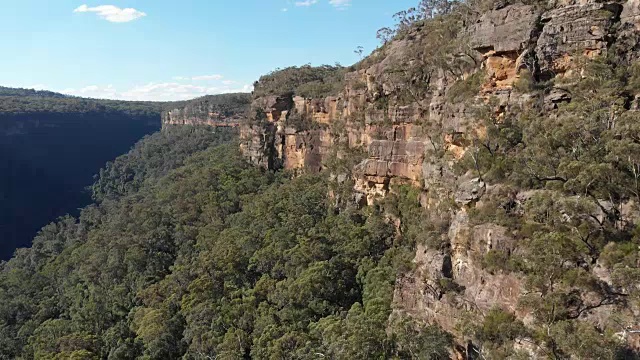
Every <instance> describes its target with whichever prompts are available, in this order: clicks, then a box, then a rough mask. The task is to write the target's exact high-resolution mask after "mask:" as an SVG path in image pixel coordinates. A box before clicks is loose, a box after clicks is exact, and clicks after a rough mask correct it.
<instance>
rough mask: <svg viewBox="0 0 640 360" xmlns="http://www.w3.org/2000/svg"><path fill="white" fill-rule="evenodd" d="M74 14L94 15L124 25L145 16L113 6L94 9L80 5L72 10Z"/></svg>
mask: <svg viewBox="0 0 640 360" xmlns="http://www.w3.org/2000/svg"><path fill="white" fill-rule="evenodd" d="M73 12H74V13H89V12H93V13H96V14H97V15H98V16H99V17H101V18H103V19H105V20H107V21H110V22H114V23H125V22H129V21H133V20H137V19H139V18H141V17H145V16H147V14H145V13H143V12H142V11H139V10H136V9H132V8H127V9H121V8H119V7H117V6H114V5H100V6H96V7H89V6H87V5H81V6H79V7H78V8H77V9H75V10H73Z"/></svg>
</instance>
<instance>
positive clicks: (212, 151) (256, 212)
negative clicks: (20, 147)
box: [0, 0, 640, 360]
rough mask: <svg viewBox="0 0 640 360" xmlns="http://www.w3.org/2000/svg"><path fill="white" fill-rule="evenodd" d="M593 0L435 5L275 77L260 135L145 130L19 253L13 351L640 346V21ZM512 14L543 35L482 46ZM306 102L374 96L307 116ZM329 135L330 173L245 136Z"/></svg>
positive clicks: (0, 286) (542, 351)
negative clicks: (276, 162) (371, 45)
mask: <svg viewBox="0 0 640 360" xmlns="http://www.w3.org/2000/svg"><path fill="white" fill-rule="evenodd" d="M594 4H595V5H594ZM594 4H590V5H588V6H586V7H582V6H583V5H575V6H574V5H570V6H569V7H568V8H569V10H567V7H565V5H558V4H550V3H543V2H537V1H527V2H526V3H520V2H509V1H506V2H504V1H491V0H479V1H471V0H470V1H464V2H451V1H446V0H422V1H420V2H419V6H418V7H417V8H412V9H409V10H408V11H403V12H400V13H398V14H396V16H395V17H396V19H397V20H398V23H397V25H396V26H395V27H393V28H384V29H381V30H380V31H379V33H378V35H379V38H380V40H381V42H382V43H381V46H380V48H379V49H377V50H376V51H374V53H373V54H372V55H371V56H369V57H367V58H365V59H363V60H362V61H361V62H360V63H358V64H355V65H354V66H352V67H348V68H345V67H342V66H338V65H336V66H321V67H311V66H301V67H289V68H285V69H282V70H278V71H276V72H273V73H271V74H268V75H265V76H263V77H262V78H261V79H260V80H259V81H258V82H257V83H256V86H255V92H254V94H253V96H254V98H253V100H254V103H253V108H252V110H253V111H252V112H253V113H254V114H255V116H254V117H253V118H252V119H249V120H250V121H246V122H245V123H244V124H242V127H241V129H240V131H239V130H238V129H237V128H232V127H214V126H209V127H206V126H191V125H183V126H166V127H165V128H164V129H163V130H162V131H160V132H156V133H154V134H153V135H150V136H147V137H145V138H143V139H142V140H140V141H139V142H138V143H137V144H136V145H135V146H134V147H133V148H131V150H130V151H129V152H128V153H126V154H125V155H122V156H120V157H117V158H115V159H114V160H113V161H110V162H108V163H107V164H106V165H105V166H103V167H102V169H101V170H100V171H99V174H98V176H96V178H95V181H94V182H93V185H92V186H91V188H90V192H91V196H92V199H93V204H91V205H88V206H85V207H84V208H83V209H82V210H81V211H80V212H79V213H77V214H71V215H67V216H63V217H59V218H58V219H57V220H55V221H54V222H52V223H50V224H49V225H46V226H45V227H43V228H42V229H41V230H40V232H39V233H38V234H37V236H36V237H35V238H34V239H33V243H32V247H31V248H25V249H19V250H18V251H17V252H16V254H15V256H14V257H13V258H11V259H10V260H9V261H7V262H3V263H0V359H108V360H115V359H148V360H151V359H185V360H205V359H274V360H276V359H278V360H280V359H363V360H364V359H426V360H429V359H431V360H440V359H451V358H455V359H461V358H464V359H474V360H475V359H483V360H488V359H492V360H493V359H514V360H524V359H539V358H545V359H554V360H560V359H606V360H623V359H624V360H626V359H639V358H640V355H639V354H638V349H640V338H639V337H637V336H638V333H639V332H640V329H638V323H639V321H638V319H640V316H638V313H639V311H640V287H639V286H638V283H639V281H640V255H639V254H640V252H639V251H638V249H639V248H640V225H639V222H640V210H639V206H640V155H639V154H640V125H639V124H640V112H639V111H638V110H640V101H639V99H640V95H638V94H639V92H640V90H639V89H640V66H639V65H638V61H637V59H638V58H640V51H639V50H638V47H637V44H638V41H637V40H638V39H640V31H638V29H637V28H636V27H635V26H633V25H631V24H629V23H626V25H625V24H622V23H619V22H620V19H621V16H620V12H621V8H620V7H617V6H608V7H604V6H603V7H598V6H601V5H602V4H600V3H594ZM591 5H593V6H591ZM609 5H611V4H609ZM510 6H512V7H511V8H510ZM558 9H561V10H562V11H559V12H558V11H555V10H558ZM576 9H578V10H577V13H578V15H575V14H574V13H571V11H573V10H576ZM549 11H551V12H552V15H553V16H551V15H549V16H547V17H544V16H543V14H548V12H549ZM486 13H491V14H492V16H493V17H491V16H489V17H488V18H487V17H484V14H486ZM567 13H570V14H571V16H573V18H572V19H574V20H576V19H579V20H580V21H574V22H573V26H575V27H571V26H569V27H567V28H565V25H563V24H564V23H565V22H560V23H561V25H558V26H555V25H557V24H555V23H554V22H553V21H554V19H553V17H555V18H556V19H557V18H560V19H564V18H562V16H564V15H566V14H567ZM585 13H587V15H584V14H585ZM639 13H640V10H639ZM505 14H506V15H505ZM509 14H519V15H522V14H525V15H527V14H529V15H532V14H533V16H531V17H532V18H534V20H532V21H531V22H530V23H527V24H525V25H526V26H525V25H522V24H521V23H518V21H520V20H522V19H520V18H517V19H513V18H509V17H510V16H513V15H509ZM563 14H564V15H563ZM523 16H524V15H523ZM638 16H639V18H640V15H638ZM507 18H509V19H510V21H512V22H513V23H518V24H520V25H522V26H523V28H524V30H523V31H521V33H524V36H523V37H524V40H522V43H519V42H518V41H511V40H512V39H511V38H510V39H509V42H512V43H514V44H509V45H510V46H511V47H512V48H513V49H507V50H505V49H503V50H504V51H503V52H502V53H501V54H498V55H496V54H497V52H496V48H494V47H493V45H491V46H489V47H488V46H484V45H486V44H484V43H483V41H478V43H479V44H480V45H476V47H473V46H472V45H471V44H472V40H470V39H469V37H470V36H472V35H473V34H471V31H469V26H471V27H473V26H475V25H478V24H481V23H482V22H483V21H484V22H485V23H488V24H490V26H491V27H493V26H494V25H495V23H496V22H499V21H502V20H504V19H507ZM496 19H497V20H496ZM500 19H502V20H500ZM603 19H604V20H603ZM589 22H593V23H595V24H597V26H595V25H594V26H591V25H589V24H590V23H589ZM525 23H526V21H525ZM548 24H551V25H552V26H551V30H549V29H548V28H546V31H548V32H549V31H550V32H551V34H552V35H551V36H550V37H551V38H554V37H555V38H558V37H559V36H556V35H557V34H558V33H559V32H560V33H561V32H562V31H565V30H566V29H569V31H574V32H573V33H572V34H573V35H575V34H576V33H577V32H578V31H577V30H575V29H576V28H578V27H579V26H578V25H580V24H587V26H585V27H584V28H585V29H586V30H585V31H586V32H587V33H588V36H600V35H602V37H603V39H605V40H606V41H608V42H604V41H605V40H603V44H604V45H603V47H602V49H599V52H597V53H595V52H594V53H591V52H588V53H587V52H584V51H583V50H584V49H582V48H579V49H578V50H579V51H576V52H573V53H571V55H567V54H565V53H557V54H556V53H552V52H554V51H556V50H557V49H558V48H559V47H560V46H561V45H564V44H563V43H562V44H561V43H559V42H551V43H545V42H544V41H546V40H545V38H544V36H543V35H545V34H548V33H545V27H546V26H547V25H548ZM576 24H578V25H576ZM603 24H605V25H603ZM502 25H504V26H505V27H508V26H510V25H511V23H507V24H506V25H505V24H502ZM527 26H530V28H527ZM625 26H626V27H625ZM473 29H476V30H477V28H473ZM529 29H530V30H531V31H529ZM603 29H604V30H603ZM513 30H514V32H516V31H519V30H518V29H513ZM583 30H584V29H583ZM605 30H606V31H605ZM625 31H627V32H625ZM629 31H631V34H632V35H629V34H630V33H629ZM634 31H635V32H634ZM488 33H489V35H488V36H486V37H487V38H490V41H493V42H496V36H494V35H495V34H494V33H492V32H490V31H489V32H488ZM470 34H471V35H470ZM594 34H595V35H594ZM598 34H600V35H598ZM603 34H606V35H603ZM485 35H486V34H485ZM501 35H503V36H504V37H511V35H513V34H501ZM634 36H635V37H634ZM513 37H514V38H515V37H516V36H515V35H513ZM541 39H542V40H541ZM476 40H477V39H476ZM481 40H486V39H481ZM499 40H500V39H499ZM499 40H498V41H499ZM592 40H593V39H592V38H590V37H589V38H588V39H587V41H585V43H586V44H587V45H586V46H589V48H588V49H589V50H592V48H591V47H593V46H594V44H596V41H592ZM554 41H556V40H554ZM540 44H542V45H540ZM502 45H504V44H502ZM504 46H505V47H507V45H504ZM478 49H479V50H478ZM487 49H489V50H487ZM397 54H401V56H397V57H395V56H396V55H397ZM536 54H544V55H546V56H548V58H544V57H543V56H537V55H536ZM565 55H566V56H565ZM554 56H557V58H554ZM558 58H559V59H561V61H558ZM545 61H546V63H545ZM558 62H560V63H561V65H562V66H563V67H562V68H558V67H556V68H552V66H558V64H557V63H558ZM496 64H497V65H496ZM549 64H551V65H549ZM490 65H491V66H494V67H491V66H490ZM545 66H546V68H544V67H545ZM505 69H506V70H505ZM543 69H544V70H543ZM552 70H553V71H556V72H557V73H553V74H552V72H553V71H552ZM560 70H562V71H560ZM507 80H509V81H507ZM46 95H47V94H46V93H45V94H41V95H40V96H44V97H46ZM281 95H285V96H281ZM293 95H298V96H304V97H307V99H303V102H304V103H303V105H305V106H302V107H304V108H305V109H307V108H312V107H313V106H311V105H313V101H314V100H318V102H322V103H324V102H323V100H324V99H323V97H327V96H330V97H332V98H333V99H332V101H333V100H335V101H336V103H337V102H339V101H341V100H344V101H345V103H346V104H342V105H343V107H344V108H345V109H349V110H353V111H345V115H344V117H336V118H332V119H331V121H326V122H325V123H323V124H322V126H317V127H316V128H309V127H308V126H307V125H308V124H309V122H311V121H312V119H304V120H305V122H302V121H298V122H293V121H291V120H292V119H295V116H297V115H299V114H296V111H297V110H296V111H291V112H289V110H295V109H293V108H292V107H294V106H297V104H292V101H290V100H292V97H293ZM28 96H30V97H31V98H33V99H35V98H36V97H38V94H37V93H36V94H31V95H28ZM340 96H344V98H342V99H338V98H339V97H340ZM49 98H51V99H52V100H51V101H59V100H58V99H56V98H55V96H50V97H49ZM241 98H242V100H241V104H244V105H247V104H246V101H248V100H247V97H246V96H241ZM318 98H320V99H318ZM62 99H63V101H71V102H73V101H79V100H78V99H73V98H62ZM283 99H284V100H283ZM211 100H212V99H209V98H203V99H199V100H196V101H194V102H193V103H192V104H191V106H192V107H191V108H189V105H187V108H186V110H185V109H178V110H177V112H176V114H177V115H176V116H183V117H189V118H191V117H194V116H195V115H197V114H200V113H201V112H202V111H205V112H209V109H210V108H209V105H210V104H212V103H216V101H217V100H218V99H216V100H215V101H211ZM350 101H351V102H350ZM58 104H62V103H58ZM114 104H116V103H113V104H111V105H109V106H116V107H118V106H120V105H117V104H116V105H114ZM264 104H266V105H264ZM236 105H237V104H236ZM307 105H309V106H307ZM65 106H66V105H65ZM79 106H80V105H79ZM101 106H107V105H105V104H102V105H101ZM132 106H133V108H134V109H136V108H137V105H132ZM141 106H142V107H141V108H140V109H144V108H145V107H146V106H147V105H145V104H142V105H141ZM279 106H280V107H282V109H284V110H282V109H279V108H278V107H279ZM287 106H289V108H287ZM359 106H360V107H359ZM225 107H226V105H225ZM264 107H266V110H267V111H273V112H274V113H276V115H278V114H280V115H282V114H284V115H283V116H282V117H280V118H278V117H277V116H275V117H274V116H272V117H271V119H268V118H267V113H266V112H265V108H264ZM337 107H338V106H336V108H337ZM18 108H19V107H16V109H18ZM112 108H113V107H112ZM233 108H235V105H233V104H231V105H230V106H229V107H228V109H233ZM240 108H243V106H238V109H240ZM318 108H320V107H318ZM318 108H313V109H312V110H310V112H311V113H312V116H313V115H317V114H320V115H321V116H320V117H324V118H326V119H328V118H330V115H329V113H330V112H332V111H330V110H327V109H320V110H318ZM140 109H138V110H133V111H143V112H144V110H140ZM203 109H204V110H203ZM412 110H415V113H412ZM16 112H17V111H16ZM332 113H339V111H334V112H332ZM347 113H348V114H347ZM414 114H417V115H416V116H413V115H414ZM271 115H273V113H271ZM251 116H253V115H251ZM287 116H289V118H286V117H287ZM195 117H197V116H195ZM307 120H308V121H307ZM314 125H318V124H314ZM247 130H248V131H247ZM241 131H245V132H247V133H248V134H249V140H247V139H245V138H240V137H239V132H241ZM268 131H271V133H269V132H268ZM14 132H19V129H17V128H16V129H14ZM321 132H324V133H322V135H324V137H325V138H330V140H328V141H326V143H321V144H320V145H321V146H323V147H325V148H324V149H322V150H326V152H324V153H321V152H320V151H318V152H316V153H312V151H313V150H314V149H315V150H317V148H313V146H311V145H314V143H313V142H309V145H310V146H309V150H308V152H307V153H306V154H308V153H312V155H317V158H320V159H322V164H321V165H322V169H321V170H319V171H318V167H315V168H314V169H312V171H307V170H309V169H306V168H305V166H306V164H305V163H304V162H303V161H301V162H298V163H297V165H299V166H298V167H296V166H291V167H289V168H287V167H284V168H285V169H288V170H282V169H280V168H278V170H276V169H275V168H271V169H269V168H268V167H269V162H268V161H267V162H266V163H267V164H260V165H263V166H264V167H260V166H254V164H252V163H250V162H249V161H247V160H248V159H249V160H250V159H251V156H247V154H246V153H244V154H243V153H242V152H241V149H247V147H246V146H245V147H244V148H243V147H241V146H240V144H239V142H242V143H243V145H247V143H249V144H250V145H253V143H251V141H252V140H253V139H254V138H255V139H257V140H256V144H257V146H255V147H250V150H252V151H255V152H257V153H258V155H259V156H266V157H269V156H271V157H274V158H275V157H278V156H282V157H283V158H284V160H287V159H286V158H285V157H286V154H287V150H288V151H289V152H288V154H291V155H292V157H294V156H295V155H299V154H300V153H303V155H304V152H305V151H307V148H305V146H306V145H307V143H305V141H307V139H308V138H310V137H311V135H314V134H318V133H321ZM353 135H355V136H353ZM114 136H115V135H114ZM277 136H280V137H277ZM354 137H358V138H367V141H368V143H367V144H366V147H367V149H363V147H365V146H363V145H365V143H364V142H351V141H350V140H351V139H352V138H354ZM275 139H278V140H275ZM282 139H284V140H282ZM287 139H289V141H292V142H291V143H287V142H286V141H287ZM291 139H292V140H291ZM319 143H320V142H317V143H316V144H319ZM327 144H328V145H327ZM291 145H293V146H291ZM419 145H424V146H419ZM269 146H271V147H269ZM278 146H280V147H278ZM416 149H417V150H416ZM260 151H262V152H263V153H259V152H260ZM411 151H414V152H411ZM416 153H417V154H416ZM250 155H251V154H250ZM301 157H302V156H301ZM385 157H386V158H388V159H390V160H388V161H386V160H384V158H385ZM416 159H417V160H416ZM294 160H295V159H294ZM319 161H320V160H319ZM403 161H404V162H403ZM409 161H414V162H413V163H410V162H409ZM293 164H294V165H296V163H295V162H293ZM368 164H374V165H375V166H368ZM411 166H412V167H414V168H417V169H418V170H417V171H418V172H419V176H418V177H417V179H418V180H417V181H411V180H412V179H410V178H409V176H410V175H412V174H411V173H410V171H409V170H410V167H411ZM369 167H375V169H373V171H372V170H371V169H368V168H369ZM384 167H386V168H384ZM394 167H395V169H394ZM379 168H383V169H382V171H378V169H379ZM398 169H399V170H398ZM406 169H409V170H406ZM394 170H397V171H395V172H394ZM405 170H406V171H405ZM358 185H360V187H358ZM371 189H373V190H374V191H375V193H373V194H372V193H371V192H369V193H367V191H370V190H371ZM76 215H77V216H76Z"/></svg>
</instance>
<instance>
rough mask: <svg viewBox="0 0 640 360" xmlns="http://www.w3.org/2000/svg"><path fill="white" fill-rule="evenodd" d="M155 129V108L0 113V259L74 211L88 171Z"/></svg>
mask: <svg viewBox="0 0 640 360" xmlns="http://www.w3.org/2000/svg"><path fill="white" fill-rule="evenodd" d="M159 129H160V115H159V114H158V116H157V117H156V116H139V117H131V116H126V115H120V114H103V113H88V114H37V115H28V114H20V115H10V116H9V115H0V260H6V259H8V258H9V257H11V255H12V254H13V252H14V251H15V249H16V248H19V247H25V246H29V245H30V243H31V240H32V238H33V237H34V236H35V235H36V233H37V232H38V230H39V229H40V228H41V227H42V226H44V225H46V224H47V223H49V222H51V221H53V220H55V219H56V218H57V217H59V216H63V215H65V214H68V213H69V214H72V215H77V213H78V208H80V207H83V206H85V205H87V204H89V202H90V200H91V196H90V193H89V191H87V190H85V188H86V187H87V186H89V185H91V183H92V181H93V176H94V174H96V173H98V171H99V169H100V168H101V167H102V166H103V165H104V164H105V163H106V162H107V161H109V160H112V159H113V158H115V157H117V156H118V155H121V154H123V153H125V152H127V151H128V150H129V148H130V147H131V146H132V145H133V144H134V143H135V142H136V141H138V140H139V139H140V138H142V137H143V136H144V135H147V134H150V133H153V132H155V131H157V130H159Z"/></svg>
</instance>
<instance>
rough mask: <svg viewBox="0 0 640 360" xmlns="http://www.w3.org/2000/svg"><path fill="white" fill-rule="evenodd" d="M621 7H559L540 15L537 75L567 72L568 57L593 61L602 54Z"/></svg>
mask: <svg viewBox="0 0 640 360" xmlns="http://www.w3.org/2000/svg"><path fill="white" fill-rule="evenodd" d="M621 11H622V6H621V5H619V4H617V3H598V2H590V3H587V4H576V5H569V6H563V7H560V8H557V9H553V10H550V11H547V12H545V13H544V14H542V18H541V21H542V23H543V24H544V26H543V28H542V33H541V34H540V37H539V38H538V42H537V45H536V54H537V56H538V59H539V66H540V70H541V72H542V73H543V74H544V75H545V77H547V78H550V77H553V76H555V75H557V74H561V73H564V72H566V71H567V70H569V69H570V68H571V66H572V63H573V62H572V60H571V59H572V57H573V56H575V55H584V56H587V57H594V56H596V55H600V54H602V53H603V52H604V51H606V48H607V45H608V44H609V42H610V41H612V38H611V27H612V25H613V24H614V22H616V21H618V20H619V16H620V13H621Z"/></svg>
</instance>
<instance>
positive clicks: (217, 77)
mask: <svg viewBox="0 0 640 360" xmlns="http://www.w3.org/2000/svg"><path fill="white" fill-rule="evenodd" d="M223 77H224V76H222V75H217V74H216V75H203V76H194V77H192V78H191V80H193V81H208V80H222V78H223Z"/></svg>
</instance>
